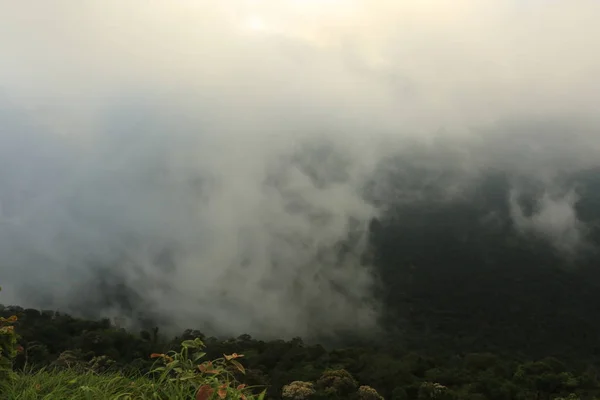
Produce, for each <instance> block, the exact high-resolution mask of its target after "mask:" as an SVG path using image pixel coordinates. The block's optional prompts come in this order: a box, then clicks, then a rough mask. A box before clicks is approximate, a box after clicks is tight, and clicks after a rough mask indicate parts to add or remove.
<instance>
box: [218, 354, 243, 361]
mask: <svg viewBox="0 0 600 400" xmlns="http://www.w3.org/2000/svg"><path fill="white" fill-rule="evenodd" d="M223 357H225V359H226V360H227V361H231V360H235V359H236V358H240V357H244V355H243V354H238V353H233V354H231V355H227V354H223Z"/></svg>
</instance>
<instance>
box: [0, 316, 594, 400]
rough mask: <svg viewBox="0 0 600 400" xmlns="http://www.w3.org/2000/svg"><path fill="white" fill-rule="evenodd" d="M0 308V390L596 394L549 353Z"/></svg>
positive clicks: (582, 375) (111, 394)
mask: <svg viewBox="0 0 600 400" xmlns="http://www.w3.org/2000/svg"><path fill="white" fill-rule="evenodd" d="M1 315H2V316H3V319H2V321H3V324H4V326H3V330H2V332H3V336H2V337H3V339H2V340H3V341H2V365H3V367H4V368H5V369H4V374H3V383H2V389H1V390H2V398H3V399H19V400H21V399H42V398H43V399H248V400H251V399H260V398H264V399H294V400H299V399H351V400H352V399H356V400H371V399H372V400H378V399H382V398H385V399H396V400H400V399H472V400H479V399H492V400H509V399H523V400H528V399H561V398H564V399H595V398H598V399H600V384H599V381H598V371H597V370H596V369H595V367H593V366H591V365H589V366H587V367H585V368H583V369H582V368H577V367H574V366H571V365H567V363H565V362H561V361H559V360H558V359H556V358H551V357H547V358H543V359H539V360H533V361H532V360H525V359H520V358H518V357H513V358H510V357H506V356H500V355H495V354H490V353H472V354H454V355H453V356H443V357H432V356H428V355H424V354H417V353H414V352H410V351H408V350H407V349H402V348H401V347H400V346H396V347H394V346H387V345H386V346H387V347H386V348H385V349H382V348H378V347H377V346H352V347H345V348H338V349H329V350H328V349H325V348H324V347H322V346H320V345H309V344H305V343H304V342H303V341H302V340H300V339H293V340H290V341H283V340H275V341H269V342H265V341H261V340H256V339H253V338H251V337H250V336H248V335H242V336H240V337H238V338H235V339H226V340H225V339H217V338H214V337H206V336H205V335H203V334H202V333H200V332H199V331H193V330H187V331H185V332H183V334H182V335H180V336H178V337H176V338H174V339H172V340H167V339H166V338H164V337H163V336H162V335H160V334H158V332H155V334H154V335H153V334H152V333H150V332H141V333H140V334H139V335H136V334H133V333H131V332H126V331H125V330H123V329H119V328H117V327H115V326H112V325H111V324H110V322H109V321H108V320H103V321H87V320H82V319H78V318H73V317H71V316H69V315H65V314H60V313H57V312H49V311H44V312H40V311H37V310H32V309H22V308H19V307H4V308H3V309H2V311H1ZM8 327H10V328H11V329H5V328H8ZM8 333H10V335H8ZM17 333H18V334H19V336H20V338H19V341H18V342H19V345H20V346H22V350H21V351H18V347H17V346H18V345H17V342H16V334H17ZM7 338H10V339H8V340H7ZM168 348H172V349H173V350H170V351H167V350H166V349H168ZM209 360H210V361H209ZM8 363H10V365H9V364H8ZM10 366H12V368H13V369H14V371H15V372H14V373H13V372H10V373H7V371H9V370H10Z"/></svg>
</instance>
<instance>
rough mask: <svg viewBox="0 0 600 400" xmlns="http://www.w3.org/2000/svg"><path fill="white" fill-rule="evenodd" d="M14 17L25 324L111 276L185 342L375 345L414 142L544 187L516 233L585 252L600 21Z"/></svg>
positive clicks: (320, 10)
mask: <svg viewBox="0 0 600 400" xmlns="http://www.w3.org/2000/svg"><path fill="white" fill-rule="evenodd" d="M0 9H1V10H2V12H1V13H0V54H2V57H1V58H0V262H1V264H0V283H2V284H3V286H5V287H6V288H7V290H6V291H3V292H2V296H3V298H4V299H7V300H3V302H5V303H6V302H11V301H15V302H16V301H18V302H21V303H27V304H31V305H35V306H41V305H44V306H55V307H62V308H64V309H73V308H74V305H73V303H74V301H75V300H74V299H78V300H77V301H83V298H82V297H81V296H80V294H81V293H88V294H89V296H90V297H91V298H93V297H94V296H96V294H94V293H92V292H93V291H92V290H91V289H89V287H91V286H90V282H92V283H93V282H97V281H98V280H100V279H102V278H101V276H102V274H104V272H103V273H100V275H99V273H98V268H99V267H98V266H99V265H100V266H102V267H103V268H105V270H103V271H112V274H114V275H116V276H117V278H114V279H116V280H117V281H119V282H124V283H126V284H127V285H128V286H129V287H131V288H132V290H133V291H134V292H136V293H137V294H138V295H139V296H140V298H142V299H143V301H144V302H146V304H149V307H152V309H153V310H155V311H156V312H158V313H161V314H162V315H171V316H172V318H174V319H175V323H176V324H178V325H179V326H186V324H188V325H189V322H190V321H200V320H202V321H206V320H208V321H210V322H211V323H212V324H213V326H214V329H216V330H218V331H221V332H226V333H239V331H240V330H245V331H250V332H258V333H265V332H268V333H269V334H273V335H296V334H297V335H301V334H309V333H315V332H320V331H328V330H331V329H333V328H340V329H342V328H356V327H364V328H370V327H371V326H373V324H374V323H375V319H376V316H377V310H378V306H377V304H376V303H374V302H372V301H370V300H369V299H371V298H372V296H371V293H372V290H376V289H373V288H376V284H377V282H376V278H374V277H373V276H372V271H371V269H370V268H368V267H365V266H362V265H360V262H359V257H358V256H359V255H360V253H361V251H362V249H363V247H364V245H365V240H366V236H365V235H366V232H365V228H366V226H367V225H368V222H369V220H370V218H372V217H373V216H375V215H377V214H378V212H379V211H380V210H378V209H376V208H375V207H373V206H372V205H371V204H369V203H368V202H366V201H365V200H364V198H363V193H362V188H363V185H364V183H365V182H366V180H368V179H369V178H371V177H372V176H373V175H372V174H373V171H374V169H375V168H376V167H377V166H378V164H379V162H380V161H381V160H383V159H384V158H385V157H387V156H390V155H394V154H403V156H404V157H410V155H413V156H415V154H417V153H414V152H413V150H412V149H414V148H413V147H410V146H409V145H408V144H409V143H410V144H411V146H413V145H415V143H419V144H420V145H422V146H425V150H424V153H423V154H426V156H423V159H422V160H421V161H422V162H423V163H425V162H427V163H430V165H431V166H432V168H441V169H444V168H447V167H448V165H449V164H451V165H452V167H453V168H458V169H460V170H462V171H464V172H465V176H466V177H471V176H473V175H477V174H478V173H479V172H480V171H482V170H484V169H485V168H501V169H507V170H511V171H514V172H518V173H519V174H525V175H529V176H531V177H535V178H536V179H539V180H540V181H541V182H544V184H547V185H548V187H549V189H548V190H549V191H548V193H547V194H546V195H544V196H543V197H542V198H541V199H540V209H539V212H538V213H537V214H536V215H534V216H532V217H530V218H528V217H525V216H524V215H523V214H522V212H520V211H521V210H519V209H518V205H516V203H511V204H512V205H513V218H515V221H516V222H517V224H516V225H517V226H518V227H520V228H522V229H534V230H535V229H538V228H539V229H542V230H543V231H544V232H550V236H551V237H553V238H559V240H560V241H561V242H563V241H564V240H563V239H562V238H565V237H566V238H568V240H567V241H572V240H574V241H576V242H577V241H578V240H579V239H578V238H579V236H578V234H579V233H577V232H578V231H577V229H578V228H577V226H578V223H579V222H578V220H577V215H576V214H575V213H574V211H573V204H574V203H575V201H576V196H575V195H574V194H572V193H571V192H569V191H568V190H567V191H565V192H564V193H566V194H563V195H559V196H557V195H555V194H552V193H554V192H552V190H553V189H552V186H553V184H554V183H553V179H554V178H555V176H556V174H557V173H560V172H561V171H564V170H570V169H579V168H587V167H592V166H597V165H598V164H600V131H599V128H600V121H599V119H600V112H599V111H600V110H599V108H600V106H599V105H600V79H598V76H600V75H599V73H600V53H599V52H598V51H597V49H599V48H600V24H598V21H599V20H600V2H598V1H597V0H569V1H558V0H554V1H550V0H548V1H541V0H537V1H527V2H525V1H506V0H479V1H476V0H453V1H449V0H448V1H446V0H438V1H434V0H419V1H416V0H414V1H403V0H369V1H366V0H364V1H363V0H356V1H353V0H263V1H261V0H245V1H242V0H222V1H200V0H145V1H142V0H85V1H83V0H82V1H67V0H52V1H38V0H19V1H12V0H0ZM315 149H316V150H315ZM418 154H421V153H418ZM415 160H416V161H417V162H419V161H420V160H419V159H418V158H415ZM396 189H397V190H402V188H396ZM551 189H552V190H551ZM515 190H518V189H515ZM551 192H552V193H551ZM507 201H509V199H508V198H507ZM548 218H550V219H551V221H549V219H548ZM349 232H351V234H350V235H349ZM565 235H566V236H565ZM348 236H351V238H352V240H354V242H353V243H354V244H353V248H354V249H355V252H354V253H355V254H351V255H348V256H346V257H344V258H343V259H339V258H338V257H337V253H336V251H335V246H336V245H337V244H338V243H339V242H340V241H341V240H345V239H347V238H348ZM165 252H166V253H165ZM167 253H168V254H170V255H169V256H168V257H167V258H169V257H170V259H171V261H169V262H166V261H164V257H163V258H161V257H160V255H161V254H162V255H164V254H167ZM165 257H166V256H165ZM157 260H158V261H157ZM161 260H162V261H161ZM166 264H173V265H175V267H173V268H171V267H169V266H168V265H166ZM107 274H108V272H107ZM107 279H108V278H107ZM111 279H113V278H111ZM24 287H27V288H28V289H27V290H25V289H23V288H24ZM6 296H8V297H6ZM78 296H79V297H78ZM92 300H93V299H92ZM92 300H90V301H92ZM41 303H44V304H41ZM176 311H177V315H176V316H173V315H174V314H175V312H176ZM106 312H108V313H110V312H113V313H117V312H118V311H116V310H113V311H111V310H107V311H106Z"/></svg>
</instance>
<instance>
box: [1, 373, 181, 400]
mask: <svg viewBox="0 0 600 400" xmlns="http://www.w3.org/2000/svg"><path fill="white" fill-rule="evenodd" d="M153 386H154V387H153ZM170 386H175V385H170ZM155 388H156V385H153V383H152V382H151V381H150V380H148V379H146V378H144V377H138V378H135V379H131V378H128V377H125V376H123V375H121V374H119V373H103V374H96V373H93V372H86V373H79V372H77V371H72V370H63V371H58V370H57V371H49V370H41V371H37V372H29V373H27V372H22V373H19V374H18V375H17V376H16V379H14V380H12V381H11V382H8V383H5V384H4V385H3V386H2V388H1V389H0V390H1V397H2V399H6V400H34V399H35V400H37V399H45V400H54V399H56V400H59V399H60V400H66V399H73V400H80V399H81V400H84V399H85V400H90V399H94V400H96V399H98V400H104V399H106V400H109V399H110V400H117V399H121V400H125V399H156V398H164V397H166V398H173V399H177V398H182V399H183V398H185V397H180V395H182V394H183V393H177V390H174V389H177V388H175V387H168V386H166V387H164V386H163V387H162V388H161V390H160V392H159V391H158V390H156V389H155ZM161 395H162V396H161ZM169 395H170V396H169ZM163 396H164V397H163Z"/></svg>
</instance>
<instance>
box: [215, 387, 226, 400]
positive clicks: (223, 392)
mask: <svg viewBox="0 0 600 400" xmlns="http://www.w3.org/2000/svg"><path fill="white" fill-rule="evenodd" d="M217 395H219V397H220V398H222V399H224V398H225V397H227V385H225V384H223V385H221V386H219V390H218V391H217Z"/></svg>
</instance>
